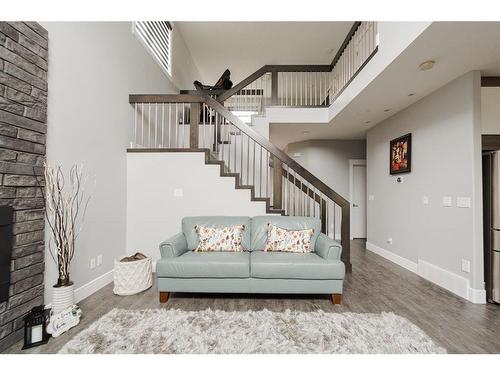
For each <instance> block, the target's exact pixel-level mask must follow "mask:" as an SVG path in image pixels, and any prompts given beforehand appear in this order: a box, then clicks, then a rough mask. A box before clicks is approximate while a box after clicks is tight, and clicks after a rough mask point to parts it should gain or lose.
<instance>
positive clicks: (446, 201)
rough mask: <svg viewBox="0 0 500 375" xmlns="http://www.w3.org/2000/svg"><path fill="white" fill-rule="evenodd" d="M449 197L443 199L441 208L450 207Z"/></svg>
mask: <svg viewBox="0 0 500 375" xmlns="http://www.w3.org/2000/svg"><path fill="white" fill-rule="evenodd" d="M451 206H452V202H451V197H443V207H451Z"/></svg>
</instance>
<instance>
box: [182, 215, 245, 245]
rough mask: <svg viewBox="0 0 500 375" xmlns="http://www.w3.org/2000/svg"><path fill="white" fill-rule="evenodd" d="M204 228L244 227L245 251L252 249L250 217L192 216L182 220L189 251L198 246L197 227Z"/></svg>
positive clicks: (243, 242) (242, 243) (243, 241)
mask: <svg viewBox="0 0 500 375" xmlns="http://www.w3.org/2000/svg"><path fill="white" fill-rule="evenodd" d="M196 225H198V226H203V227H216V228H223V227H234V226H236V225H244V226H245V230H244V231H243V234H242V237H241V246H242V247H243V250H248V249H249V248H250V217H248V216H191V217H185V218H184V219H182V232H183V233H184V235H185V236H186V241H187V245H188V249H189V250H194V249H196V247H197V246H198V242H199V237H198V233H197V232H196V229H195V226H196Z"/></svg>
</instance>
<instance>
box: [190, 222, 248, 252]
mask: <svg viewBox="0 0 500 375" xmlns="http://www.w3.org/2000/svg"><path fill="white" fill-rule="evenodd" d="M195 229H196V232H197V233H198V237H199V239H200V242H198V246H197V247H196V249H194V251H243V247H242V246H241V236H242V234H243V231H244V230H245V226H244V225H236V226H234V227H223V228H214V227H202V226H198V225H195Z"/></svg>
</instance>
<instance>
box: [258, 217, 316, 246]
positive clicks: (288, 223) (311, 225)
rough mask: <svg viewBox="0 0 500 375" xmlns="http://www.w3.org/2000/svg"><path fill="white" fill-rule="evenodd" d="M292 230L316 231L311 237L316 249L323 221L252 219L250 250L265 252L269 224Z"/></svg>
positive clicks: (306, 219) (271, 218)
mask: <svg viewBox="0 0 500 375" xmlns="http://www.w3.org/2000/svg"><path fill="white" fill-rule="evenodd" d="M269 223H271V224H273V225H276V226H278V227H280V228H284V229H289V230H290V229H291V230H304V229H314V234H313V236H312V237H311V248H312V249H314V246H315V244H316V239H317V238H318V235H319V234H320V233H321V221H320V220H319V219H316V218H314V217H305V216H255V217H253V218H252V226H251V235H252V239H251V247H250V250H263V249H264V247H265V246H266V242H267V224H269Z"/></svg>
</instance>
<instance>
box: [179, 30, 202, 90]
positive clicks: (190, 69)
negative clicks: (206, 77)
mask: <svg viewBox="0 0 500 375" xmlns="http://www.w3.org/2000/svg"><path fill="white" fill-rule="evenodd" d="M195 80H201V76H200V72H199V71H198V67H197V66H196V64H195V63H194V60H193V58H192V57H191V53H190V52H189V49H188V47H187V46H186V43H185V42H184V39H183V38H182V35H181V33H180V31H179V29H178V28H177V26H176V25H175V23H172V81H173V82H174V84H175V85H176V86H177V88H178V89H180V90H193V89H194V85H193V82H194V81H195Z"/></svg>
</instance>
